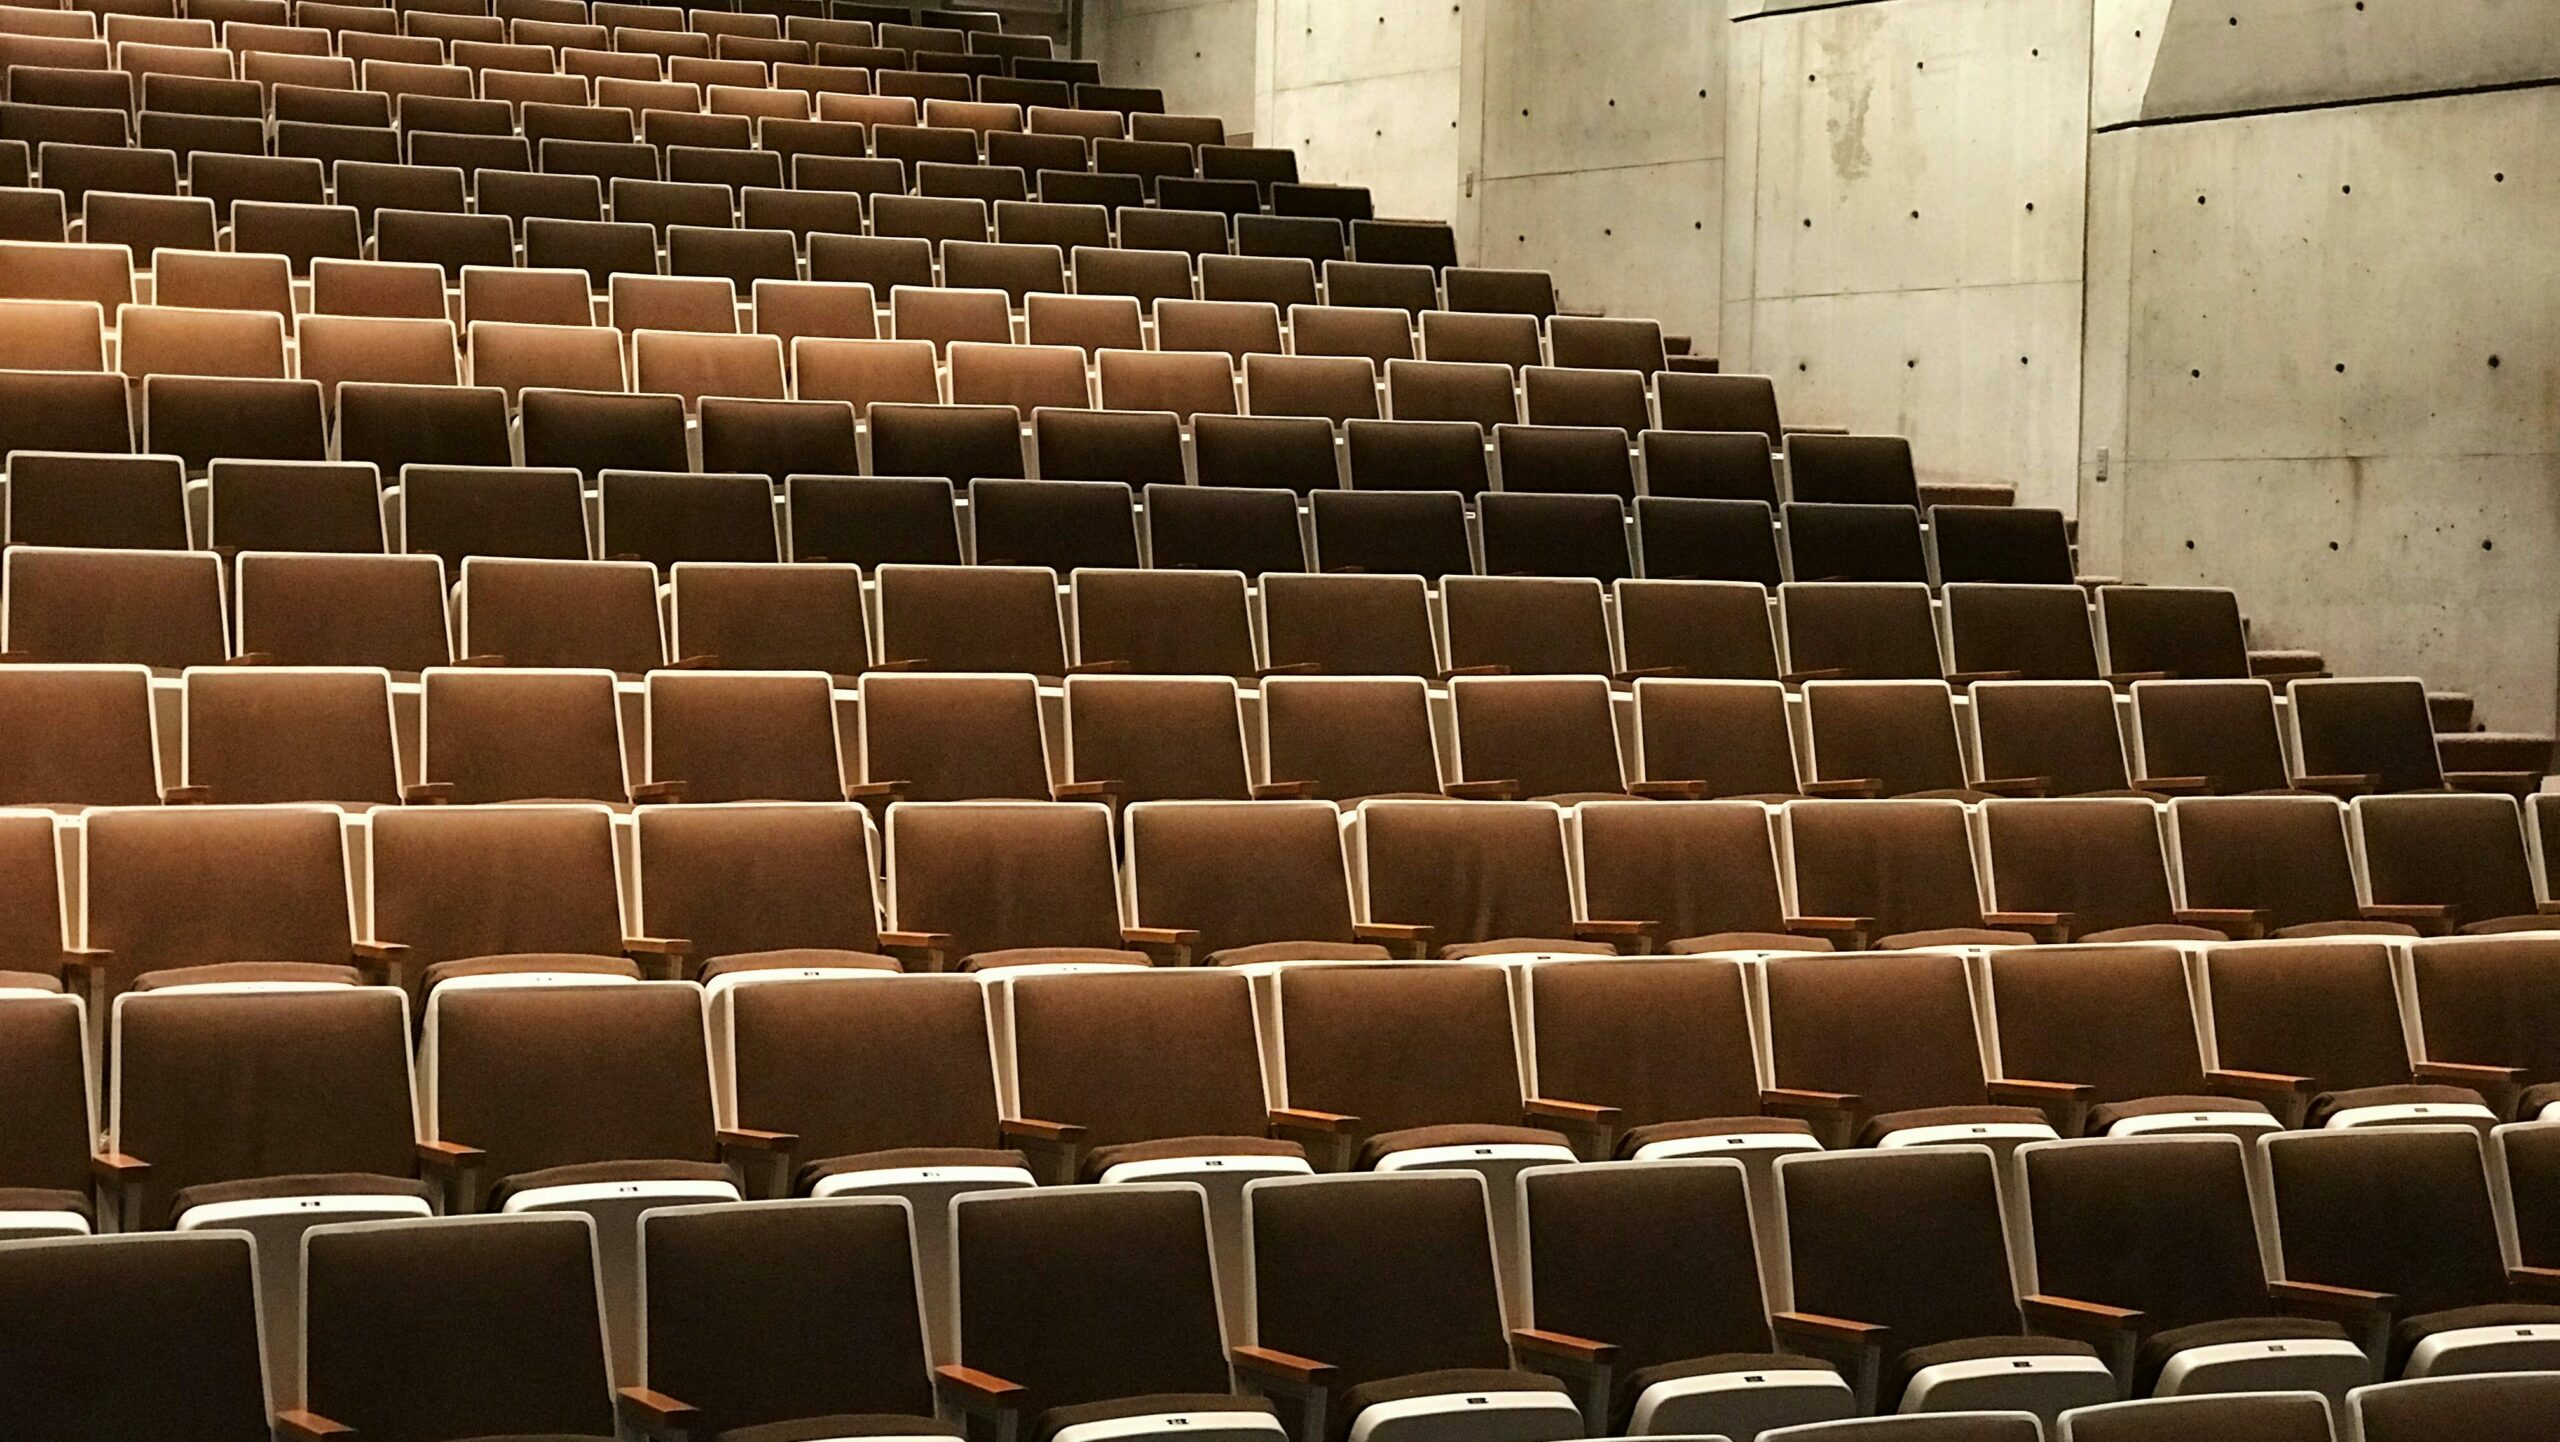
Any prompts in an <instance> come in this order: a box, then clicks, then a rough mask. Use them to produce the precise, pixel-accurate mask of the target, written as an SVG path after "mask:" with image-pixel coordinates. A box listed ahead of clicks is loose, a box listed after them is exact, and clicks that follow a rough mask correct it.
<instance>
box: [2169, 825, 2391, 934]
mask: <svg viewBox="0 0 2560 1442" xmlns="http://www.w3.org/2000/svg"><path fill="white" fill-rule="evenodd" d="M2169 823H2170V834H2171V835H2172V836H2173V837H2174V838H2175V843H2176V844H2175V850H2174V852H2173V854H2174V856H2175V858H2176V860H2177V864H2178V882H2179V895H2180V898H2181V899H2182V900H2183V901H2184V902H2185V903H2186V904H2187V905H2188V906H2191V907H2244V908H2248V909H2251V910H2257V911H2264V912H2265V913H2266V914H2267V916H2266V922H2267V928H2268V930H2270V931H2273V930H2277V929H2279V928H2283V927H2288V926H2306V925H2310V924H2312V923H2315V922H2323V921H2354V920H2355V919H2357V917H2358V916H2360V915H2361V914H2362V910H2361V906H2360V904H2359V903H2358V901H2357V899H2356V879H2355V869H2354V864H2353V863H2352V862H2351V861H2350V860H2349V859H2348V856H2347V828H2346V810H2345V808H2343V807H2341V806H2339V805H2338V803H2337V802H2335V801H2332V800H2330V799H2329V798H2328V797H2326V796H2205V797H2196V796H2181V797H2179V798H2178V799H2177V800H2175V801H2172V802H2170V803H2169Z"/></svg>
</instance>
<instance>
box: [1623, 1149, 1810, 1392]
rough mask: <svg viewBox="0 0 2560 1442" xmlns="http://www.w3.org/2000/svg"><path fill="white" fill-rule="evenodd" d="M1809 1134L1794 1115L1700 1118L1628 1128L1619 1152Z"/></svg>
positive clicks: (1627, 1152)
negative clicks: (1667, 1144) (1660, 1144)
mask: <svg viewBox="0 0 2560 1442" xmlns="http://www.w3.org/2000/svg"><path fill="white" fill-rule="evenodd" d="M1812 1135H1813V1128H1812V1127H1810V1126H1807V1125H1806V1124H1804V1123H1803V1122H1800V1121H1797V1120H1796V1119H1795V1118H1793V1117H1702V1118H1699V1119H1697V1120H1694V1121H1685V1122H1657V1123H1655V1124H1654V1125H1652V1126H1644V1127H1629V1128H1628V1129H1627V1131H1626V1134H1625V1135H1623V1136H1621V1137H1619V1138H1618V1155H1619V1156H1621V1157H1632V1156H1634V1155H1635V1154H1636V1153H1637V1152H1640V1151H1642V1150H1644V1149H1645V1148H1646V1147H1649V1146H1652V1145H1654V1144H1656V1143H1657V1142H1681V1141H1687V1140H1689V1139H1690V1138H1692V1137H1748V1136H1791V1137H1810V1136H1812ZM1684 1375H1686V1374H1684Z"/></svg>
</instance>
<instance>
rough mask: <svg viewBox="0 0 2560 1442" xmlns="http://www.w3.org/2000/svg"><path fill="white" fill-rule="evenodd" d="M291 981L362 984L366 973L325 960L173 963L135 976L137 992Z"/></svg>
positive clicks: (323, 983)
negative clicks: (174, 987)
mask: <svg viewBox="0 0 2560 1442" xmlns="http://www.w3.org/2000/svg"><path fill="white" fill-rule="evenodd" d="M261 981H289V982H301V983H305V984H308V985H313V986H359V985H362V984H363V982H364V974H363V973H361V972H359V971H357V970H356V969H355V968H354V967H352V966H334V965H331V964H330V963H328V962H324V961H218V962H211V963H208V964H206V965H204V966H173V967H169V968H167V969H166V970H163V971H146V972H144V973H143V974H142V975H140V976H137V977H135V978H134V979H133V989H134V990H135V991H158V990H160V989H162V988H163V987H171V986H238V985H241V984H243V983H247V982H261Z"/></svg>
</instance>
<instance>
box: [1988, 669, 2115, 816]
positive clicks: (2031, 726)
mask: <svg viewBox="0 0 2560 1442" xmlns="http://www.w3.org/2000/svg"><path fill="white" fill-rule="evenodd" d="M1972 699H1973V730H1974V736H1975V737H1976V738H1977V741H1978V743H1979V746H1980V750H1979V752H1978V754H1979V756H1980V758H1981V765H1982V774H1983V775H1984V776H1986V777H2012V776H2018V777H2044V778H2046V779H2047V780H2048V781H2049V782H2050V785H2048V786H2047V787H2046V789H2045V794H2046V795H2049V796H2087V795H2090V794H2092V793H2095V792H2104V791H2122V790H2124V789H2126V788H2127V787H2128V786H2129V785H2131V784H2132V783H2131V781H2130V779H2129V778H2128V777H2127V776H2126V774H2125V764H2124V739H2123V738H2122V737H2121V736H2119V735H2117V734H2116V694H2115V688H2114V687H2112V686H2109V685H2108V684H2106V683H2105V682H2103V681H2063V682H2015V683H1984V684H1980V685H1977V686H1975V687H1974V688H1973V697H1972Z"/></svg>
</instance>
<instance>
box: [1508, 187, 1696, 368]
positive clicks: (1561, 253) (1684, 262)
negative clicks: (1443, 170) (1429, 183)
mask: <svg viewBox="0 0 2560 1442" xmlns="http://www.w3.org/2000/svg"><path fill="white" fill-rule="evenodd" d="M1723 188H1724V162H1723V161H1721V160H1691V161H1679V162H1674V163H1670V164H1664V165H1638V166H1627V167H1611V168H1605V169H1595V170H1581V171H1568V172H1563V173H1559V174H1553V175H1531V176H1521V177H1519V178H1516V179H1510V180H1486V181H1483V182H1481V183H1480V187H1479V192H1480V193H1479V196H1478V202H1477V204H1478V212H1477V213H1478V216H1479V218H1480V221H1479V231H1478V241H1477V245H1478V253H1479V259H1480V263H1481V264H1484V265H1493V266H1505V267H1522V268H1528V269H1537V270H1546V271H1550V272H1552V273H1553V274H1554V275H1555V278H1556V292H1557V298H1558V300H1559V301H1560V303H1561V304H1563V305H1564V307H1565V308H1567V309H1569V310H1596V311H1605V312H1607V313H1609V314H1611V315H1632V316H1652V317H1654V318H1655V319H1657V320H1660V321H1661V322H1662V328H1663V329H1664V330H1665V331H1669V332H1672V333H1674V334H1681V335H1686V336H1688V337H1689V338H1690V344H1691V346H1692V347H1693V348H1694V349H1695V350H1696V352H1697V353H1698V354H1700V355H1720V354H1721V353H1722V352H1721V351H1720V349H1719V333H1718V332H1719V328H1720V321H1721V307H1720V306H1719V305H1718V304H1717V297H1718V291H1717V284H1718V271H1719V261H1720V257H1719V255H1718V251H1719V250H1720V248H1721V246H1722V243H1723V231H1722V228H1721V226H1720V225H1719V224H1718V220H1717V217H1718V212H1719V209H1720V206H1721V200H1722V192H1723Z"/></svg>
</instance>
